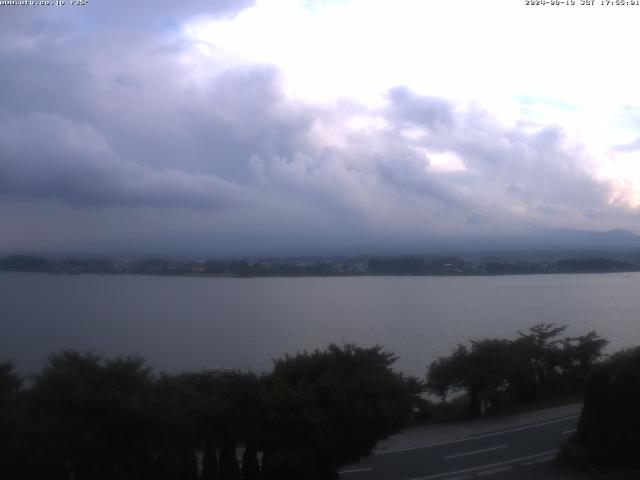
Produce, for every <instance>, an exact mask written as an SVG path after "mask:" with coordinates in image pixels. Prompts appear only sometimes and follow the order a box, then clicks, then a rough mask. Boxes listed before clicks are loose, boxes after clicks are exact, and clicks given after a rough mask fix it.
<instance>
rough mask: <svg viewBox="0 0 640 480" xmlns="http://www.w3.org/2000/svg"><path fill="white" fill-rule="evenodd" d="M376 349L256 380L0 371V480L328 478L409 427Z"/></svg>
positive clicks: (93, 365) (68, 359)
mask: <svg viewBox="0 0 640 480" xmlns="http://www.w3.org/2000/svg"><path fill="white" fill-rule="evenodd" d="M394 361H395V357H394V356H393V354H391V353H388V352H385V351H383V350H382V349H381V348H380V347H373V348H360V347H357V346H354V345H346V346H343V347H338V346H336V345H330V346H329V347H328V348H327V349H326V350H324V351H315V352H311V353H307V352H305V353H300V354H297V355H294V356H286V357H285V358H282V359H279V360H277V361H276V362H275V364H274V368H273V371H272V372H271V373H269V374H265V375H262V376H257V375H254V374H252V373H242V372H231V371H206V372H189V373H181V374H177V375H168V374H160V375H155V374H154V373H153V372H152V369H151V368H150V367H149V366H147V365H146V363H145V361H144V360H143V359H141V358H138V357H129V358H116V359H105V358H101V357H98V356H95V355H92V354H80V353H78V352H72V351H64V352H61V353H57V354H55V355H52V356H51V357H50V358H49V360H48V363H47V364H46V366H45V367H44V369H43V370H42V371H41V372H40V373H39V374H38V375H36V376H35V377H34V378H33V379H32V385H31V386H30V387H29V388H24V379H22V378H20V377H19V376H18V375H16V373H15V369H14V367H13V365H11V364H9V363H5V364H2V365H0V478H7V479H9V478H10V479H15V480H20V479H29V480H31V479H43V478H46V479H48V480H57V479H60V480H63V479H64V480H68V479H74V480H85V479H86V480H102V479H104V480H107V479H109V480H125V479H126V480H128V479H131V480H133V479H136V480H143V479H154V480H240V479H243V480H254V479H258V478H261V479H263V480H276V479H277V480H287V479H291V480H293V479H296V480H300V479H318V480H320V479H330V478H338V475H337V473H336V471H335V470H336V468H337V467H339V466H340V465H342V464H345V463H349V462H353V461H356V460H357V459H359V458H360V457H362V456H364V455H367V454H369V453H370V452H371V449H372V448H373V447H374V445H375V444H376V443H377V442H378V441H379V440H381V439H382V438H384V437H386V436H388V435H390V434H391V433H393V432H395V431H397V430H398V429H400V428H401V427H403V426H404V425H405V424H406V423H407V421H408V420H409V418H410V414H411V410H412V405H413V403H414V397H415V396H416V395H417V393H418V392H417V391H416V385H418V383H417V382H416V381H415V380H411V379H408V378H405V377H403V376H402V375H400V374H398V373H395V372H394V371H393V370H392V369H391V365H392V364H393V362H394Z"/></svg>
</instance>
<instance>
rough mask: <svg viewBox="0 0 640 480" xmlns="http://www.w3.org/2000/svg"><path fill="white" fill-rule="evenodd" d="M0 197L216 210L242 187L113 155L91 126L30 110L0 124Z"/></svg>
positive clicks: (238, 199)
mask: <svg viewBox="0 0 640 480" xmlns="http://www.w3.org/2000/svg"><path fill="white" fill-rule="evenodd" d="M0 152H2V155H1V156H0V195H2V196H3V197H11V196H14V197H18V198H25V197H27V198H48V199H52V200H58V201H63V202H68V203H71V204H78V205H85V206H114V205H120V206H127V205H128V206H152V207H160V208H161V207H165V208H166V207H183V208H196V209H199V208H221V207H226V206H229V205H233V204H238V203H241V199H242V196H243V195H242V193H243V192H242V190H241V189H240V188H238V187H236V186H233V185H230V184H228V183H226V182H224V181H222V180H220V179H217V178H215V177H211V176H207V177H204V176H197V175H188V174H186V173H184V172H182V171H179V170H154V169H151V168H149V167H145V166H141V165H138V164H135V163H132V162H127V161H124V160H122V159H120V158H118V157H117V156H116V155H115V154H114V153H113V152H112V151H111V150H110V149H109V146H108V144H107V143H106V142H105V140H104V139H103V138H102V137H101V136H100V135H99V134H98V133H97V132H95V130H93V129H92V128H91V127H87V126H84V125H77V124H73V123H71V122H68V121H66V120H64V119H63V118H61V117H57V116H53V115H48V114H33V115H29V116H27V117H23V118H19V119H14V120H11V121H7V122H4V123H2V124H0Z"/></svg>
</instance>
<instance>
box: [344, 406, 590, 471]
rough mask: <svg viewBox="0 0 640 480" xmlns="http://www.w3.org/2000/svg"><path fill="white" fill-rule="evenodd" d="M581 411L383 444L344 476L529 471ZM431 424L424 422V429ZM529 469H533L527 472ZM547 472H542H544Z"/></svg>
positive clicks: (554, 448) (549, 455)
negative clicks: (466, 433) (391, 445)
mask: <svg viewBox="0 0 640 480" xmlns="http://www.w3.org/2000/svg"><path fill="white" fill-rule="evenodd" d="M578 418H579V416H578V415H577V414H570V415H563V416H560V417H557V418H546V419H544V420H543V421H538V422H535V423H531V424H527V425H517V426H514V427H511V428H506V429H501V430H496V431H487V432H484V433H478V434H474V435H470V436H467V437H464V438H457V439H453V440H446V441H439V442H434V443H425V444H414V445H410V446H404V447H402V448H391V449H385V450H378V451H376V452H374V454H373V455H371V456H369V457H368V458H366V459H364V460H363V461H362V462H361V463H358V464H354V465H350V466H348V467H344V468H343V469H342V470H341V471H340V478H341V480H432V479H433V480H436V479H438V480H471V479H474V478H491V477H493V476H495V477H496V479H498V478H499V479H500V480H505V479H511V478H522V477H524V476H527V477H529V476H530V475H531V474H532V473H533V472H535V471H540V469H541V465H542V464H548V463H549V462H551V460H553V458H554V457H555V455H556V453H557V452H558V449H559V448H560V446H561V444H562V443H563V442H564V440H565V439H566V438H567V436H568V435H570V434H571V433H573V432H574V431H575V428H576V425H577V423H578ZM426 428H428V427H425V429H426ZM527 473H528V474H527ZM544 477H545V476H544V475H543V476H542V477H541V478H544Z"/></svg>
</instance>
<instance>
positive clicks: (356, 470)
mask: <svg viewBox="0 0 640 480" xmlns="http://www.w3.org/2000/svg"><path fill="white" fill-rule="evenodd" d="M371 470H373V468H370V467H366V468H355V469H353V470H340V471H339V472H338V473H339V474H340V475H343V474H345V473H360V472H370V471H371Z"/></svg>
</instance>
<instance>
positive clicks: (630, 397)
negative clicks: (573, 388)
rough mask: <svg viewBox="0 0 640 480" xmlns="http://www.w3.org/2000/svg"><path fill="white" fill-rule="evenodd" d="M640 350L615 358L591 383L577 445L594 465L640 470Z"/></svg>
mask: <svg viewBox="0 0 640 480" xmlns="http://www.w3.org/2000/svg"><path fill="white" fill-rule="evenodd" d="M638 405H640V347H636V348H634V349H630V350H625V351H623V352H619V353H617V354H615V355H612V356H611V358H609V360H607V361H606V362H604V363H603V364H602V365H599V366H597V367H596V368H595V369H594V371H593V372H592V373H591V374H590V375H589V379H588V381H587V386H586V391H585V396H584V405H583V408H582V414H581V416H580V422H579V424H578V429H577V433H576V436H575V438H574V439H573V442H575V443H577V444H578V446H579V447H580V448H581V449H582V450H583V451H584V452H585V454H586V458H587V461H588V462H589V463H591V464H594V465H610V466H620V467H640V457H639V456H638V435H640V409H638Z"/></svg>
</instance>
